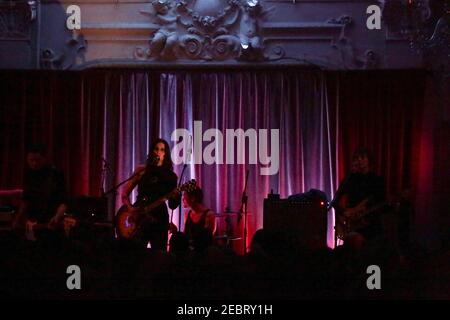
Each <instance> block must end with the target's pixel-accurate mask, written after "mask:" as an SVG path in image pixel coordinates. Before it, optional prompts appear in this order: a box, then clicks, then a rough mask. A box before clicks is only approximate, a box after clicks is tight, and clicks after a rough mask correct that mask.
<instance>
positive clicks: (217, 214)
mask: <svg viewBox="0 0 450 320" xmlns="http://www.w3.org/2000/svg"><path fill="white" fill-rule="evenodd" d="M238 214H241V213H240V212H237V211H230V212H223V213H216V217H217V218H220V217H229V216H235V215H238Z"/></svg>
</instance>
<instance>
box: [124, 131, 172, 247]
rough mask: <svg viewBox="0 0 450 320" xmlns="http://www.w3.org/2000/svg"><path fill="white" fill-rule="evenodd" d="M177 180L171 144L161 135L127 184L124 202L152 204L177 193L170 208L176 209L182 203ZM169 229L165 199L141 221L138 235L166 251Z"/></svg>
mask: <svg viewBox="0 0 450 320" xmlns="http://www.w3.org/2000/svg"><path fill="white" fill-rule="evenodd" d="M177 180H178V178H177V175H176V174H175V173H174V172H173V164H172V159H171V155H170V147H169V144H168V143H167V141H165V140H163V139H157V140H156V141H155V142H153V144H152V147H151V152H150V154H149V156H148V159H147V163H146V165H145V166H140V167H138V168H137V169H136V170H135V172H134V173H133V176H132V179H130V181H129V182H128V184H127V185H126V186H125V188H124V190H123V192H122V202H123V204H125V205H127V206H128V207H129V209H130V210H133V207H138V208H139V207H143V206H146V205H149V204H151V203H153V202H154V201H156V200H158V199H159V198H161V197H163V196H165V195H167V194H169V193H173V195H172V196H171V197H170V199H169V208H170V209H176V208H177V207H178V205H179V204H180V200H179V193H178V192H177V191H176V187H177ZM136 186H137V187H138V196H137V201H136V203H135V204H134V205H132V204H131V201H130V198H129V195H130V193H131V191H132V190H133V189H134V188H135V187H136ZM168 230H169V213H168V210H167V206H166V204H165V203H162V204H161V205H160V206H158V207H157V208H156V209H154V210H152V211H151V213H150V214H149V215H147V217H146V218H144V221H142V222H141V223H140V228H139V232H138V235H137V236H136V238H137V239H138V241H139V242H143V243H145V244H147V243H148V242H150V245H151V247H152V249H156V250H162V251H166V250H167V239H168Z"/></svg>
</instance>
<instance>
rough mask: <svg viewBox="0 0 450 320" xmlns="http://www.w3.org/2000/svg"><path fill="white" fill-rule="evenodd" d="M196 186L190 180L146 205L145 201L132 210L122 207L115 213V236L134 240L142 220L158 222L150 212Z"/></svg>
mask: <svg viewBox="0 0 450 320" xmlns="http://www.w3.org/2000/svg"><path fill="white" fill-rule="evenodd" d="M196 186H197V182H196V181H195V180H194V179H192V180H190V181H189V182H186V183H185V184H183V185H182V186H181V187H179V188H177V189H174V190H173V191H172V192H170V193H168V194H166V195H164V196H163V197H161V198H159V199H158V200H156V201H154V202H152V203H150V204H146V201H145V200H144V201H142V202H140V203H138V204H137V205H136V204H135V205H134V206H133V207H132V208H129V207H128V206H126V205H123V206H122V207H120V209H119V210H118V211H117V213H116V219H115V224H116V234H117V236H118V237H119V238H121V239H132V238H134V237H135V236H136V234H137V233H138V230H139V228H140V227H141V225H142V223H143V221H144V220H145V221H150V222H151V221H154V222H155V221H158V220H157V219H156V218H155V217H153V216H152V212H153V211H154V210H155V209H156V208H158V207H160V206H161V205H162V204H164V203H165V202H166V201H167V200H168V199H169V198H170V197H172V196H173V195H174V194H175V193H176V192H181V191H189V190H193V189H194V188H196Z"/></svg>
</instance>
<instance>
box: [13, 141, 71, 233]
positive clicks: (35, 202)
mask: <svg viewBox="0 0 450 320" xmlns="http://www.w3.org/2000/svg"><path fill="white" fill-rule="evenodd" d="M26 163H27V169H26V171H25V175H24V181H23V196H22V199H21V203H20V206H19V210H18V214H17V216H16V217H15V219H14V222H13V228H14V229H16V230H24V229H25V231H26V233H27V234H30V233H31V234H33V237H32V238H33V239H29V240H34V236H36V238H37V239H38V240H39V238H42V237H44V236H45V235H46V234H47V235H49V230H54V229H56V227H57V226H58V224H60V223H61V221H62V219H63V217H64V212H65V211H66V202H67V201H66V200H67V199H66V187H65V182H64V175H63V173H62V172H61V171H59V170H58V169H56V168H55V167H54V166H52V165H50V164H48V163H47V158H46V148H45V146H43V145H34V146H31V147H30V148H29V149H28V150H27V155H26ZM38 225H40V226H42V228H39V229H38ZM44 226H45V227H44Z"/></svg>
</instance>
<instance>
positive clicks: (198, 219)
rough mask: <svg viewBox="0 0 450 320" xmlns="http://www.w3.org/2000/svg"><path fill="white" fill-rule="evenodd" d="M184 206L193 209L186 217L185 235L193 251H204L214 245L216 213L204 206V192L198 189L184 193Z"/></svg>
mask: <svg viewBox="0 0 450 320" xmlns="http://www.w3.org/2000/svg"><path fill="white" fill-rule="evenodd" d="M183 206H185V207H189V208H191V209H190V210H189V211H188V212H187V214H186V215H185V221H184V233H185V234H186V235H187V237H188V239H189V243H190V246H191V248H192V249H194V250H202V249H205V248H206V247H208V246H209V245H211V244H212V243H213V235H214V232H215V229H216V222H215V216H216V215H215V213H214V211H213V210H211V209H209V208H207V207H206V206H205V205H204V204H203V191H202V189H201V188H199V187H197V188H195V189H194V190H192V191H188V192H185V193H184V196H183Z"/></svg>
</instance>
